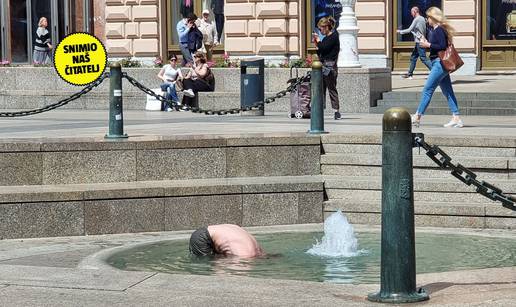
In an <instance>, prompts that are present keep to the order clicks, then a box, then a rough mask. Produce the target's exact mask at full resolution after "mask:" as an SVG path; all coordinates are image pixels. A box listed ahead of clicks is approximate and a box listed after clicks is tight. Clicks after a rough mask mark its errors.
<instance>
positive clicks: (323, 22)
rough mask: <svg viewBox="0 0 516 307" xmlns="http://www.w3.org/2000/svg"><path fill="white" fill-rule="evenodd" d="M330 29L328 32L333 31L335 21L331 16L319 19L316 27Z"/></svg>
mask: <svg viewBox="0 0 516 307" xmlns="http://www.w3.org/2000/svg"><path fill="white" fill-rule="evenodd" d="M325 26H328V27H330V31H331V30H333V28H334V27H335V19H334V18H333V17H331V16H328V17H323V18H321V19H319V22H318V23H317V27H325Z"/></svg>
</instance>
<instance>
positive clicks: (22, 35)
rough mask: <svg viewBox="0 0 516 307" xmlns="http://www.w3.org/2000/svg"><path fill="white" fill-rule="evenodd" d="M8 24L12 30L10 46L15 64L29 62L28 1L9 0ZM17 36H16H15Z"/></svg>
mask: <svg viewBox="0 0 516 307" xmlns="http://www.w3.org/2000/svg"><path fill="white" fill-rule="evenodd" d="M8 8H9V13H8V24H9V29H10V35H9V45H10V49H11V52H10V55H11V60H12V62H13V63H27V62H28V61H29V47H30V46H29V44H28V30H29V27H28V24H29V22H30V20H29V14H30V12H29V11H28V6H27V1H25V0H9V6H8ZM14 34H16V35H14Z"/></svg>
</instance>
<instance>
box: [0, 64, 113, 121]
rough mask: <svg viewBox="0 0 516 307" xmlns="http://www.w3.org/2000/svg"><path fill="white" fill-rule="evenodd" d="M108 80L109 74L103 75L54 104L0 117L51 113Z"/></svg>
mask: <svg viewBox="0 0 516 307" xmlns="http://www.w3.org/2000/svg"><path fill="white" fill-rule="evenodd" d="M106 78H109V73H104V74H102V76H101V77H100V78H98V79H97V80H96V81H94V82H92V83H90V84H88V85H87V86H86V87H84V88H83V89H82V90H80V91H79V92H77V93H75V94H72V95H71V96H70V97H68V98H65V99H62V100H60V101H58V102H56V103H54V104H50V105H47V106H44V107H42V108H39V109H33V110H27V111H16V112H0V117H21V116H29V115H35V114H39V113H43V112H47V111H51V110H54V109H57V108H59V107H62V106H64V105H66V104H68V103H69V102H71V101H74V100H76V99H79V98H80V97H81V96H82V95H84V94H86V93H88V92H90V91H91V90H92V89H94V88H95V87H97V86H99V85H100V84H101V83H102V82H103V81H104V79H106Z"/></svg>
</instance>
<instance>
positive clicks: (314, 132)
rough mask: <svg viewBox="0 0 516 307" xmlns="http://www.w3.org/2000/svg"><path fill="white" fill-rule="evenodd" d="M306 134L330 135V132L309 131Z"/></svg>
mask: <svg viewBox="0 0 516 307" xmlns="http://www.w3.org/2000/svg"><path fill="white" fill-rule="evenodd" d="M306 133H308V134H328V133H329V132H328V131H324V130H308V131H307V132H306Z"/></svg>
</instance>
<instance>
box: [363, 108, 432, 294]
mask: <svg viewBox="0 0 516 307" xmlns="http://www.w3.org/2000/svg"><path fill="white" fill-rule="evenodd" d="M412 148H413V136H412V124H411V121H410V114H409V113H408V112H407V110H405V109H403V108H391V109H389V110H387V111H386V112H385V114H384V115H383V141H382V243H381V244H382V256H381V285H380V292H378V293H372V294H369V295H368V297H367V299H368V300H370V301H373V302H382V303H412V302H419V301H425V300H428V299H429V297H428V294H427V293H426V292H425V291H424V290H423V289H421V290H422V291H420V292H418V291H417V290H416V250H415V239H414V236H415V235H414V232H415V231H414V183H413V174H412Z"/></svg>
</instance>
